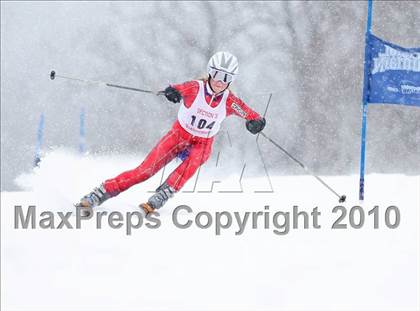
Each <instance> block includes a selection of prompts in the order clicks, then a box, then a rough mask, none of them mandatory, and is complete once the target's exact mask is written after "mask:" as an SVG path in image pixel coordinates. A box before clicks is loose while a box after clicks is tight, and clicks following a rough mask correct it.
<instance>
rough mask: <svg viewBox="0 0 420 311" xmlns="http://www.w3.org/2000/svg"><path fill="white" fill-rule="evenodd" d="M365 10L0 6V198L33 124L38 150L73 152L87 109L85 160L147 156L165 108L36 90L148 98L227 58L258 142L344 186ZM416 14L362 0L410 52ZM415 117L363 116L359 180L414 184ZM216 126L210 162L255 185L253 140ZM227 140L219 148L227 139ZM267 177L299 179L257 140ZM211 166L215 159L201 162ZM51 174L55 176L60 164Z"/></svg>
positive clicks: (376, 110)
mask: <svg viewBox="0 0 420 311" xmlns="http://www.w3.org/2000/svg"><path fill="white" fill-rule="evenodd" d="M366 10H367V3H365V2H362V1H354V2H350V1H346V2H336V1H331V2H328V1H326V2H318V1H317V2H268V3H262V2H64V1H63V2H1V160H2V161H1V189H2V190H11V189H14V185H13V179H14V178H15V177H16V176H17V175H19V174H20V173H22V172H25V171H28V170H30V169H31V167H32V164H33V158H34V153H35V144H36V131H37V126H38V121H39V117H40V114H41V113H42V112H43V113H45V122H46V123H45V132H44V142H43V151H44V152H48V150H52V149H53V148H57V147H60V146H65V147H68V148H73V149H77V148H78V143H79V112H80V109H81V108H82V107H83V108H84V109H85V110H86V131H87V132H86V135H87V137H86V146H87V149H88V151H89V152H90V153H100V154H111V153H113V154H115V153H130V154H139V163H140V162H141V160H142V157H141V156H140V155H143V154H145V153H147V152H148V151H149V150H150V149H151V148H152V147H153V146H154V144H155V143H156V142H157V141H158V139H159V138H160V137H161V136H162V135H163V134H164V133H166V132H167V131H168V129H169V128H170V127H171V125H172V123H173V122H174V120H175V119H176V114H177V110H178V105H175V104H173V103H170V102H168V101H166V100H165V99H164V98H157V97H156V96H153V95H148V94H141V93H136V92H130V91H124V90H118V89H113V88H107V87H101V86H97V85H91V84H83V83H79V82H71V81H66V80H60V79H57V80H54V81H51V80H50V79H49V72H50V71H51V70H52V69H54V70H56V72H57V74H63V75H68V76H74V77H78V78H82V79H90V80H99V81H105V82H109V83H116V84H122V85H129V86H133V87H139V88H144V89H151V90H160V89H163V88H165V87H166V86H167V85H169V84H170V83H181V82H184V81H187V80H192V79H197V78H199V77H202V76H203V75H205V73H206V65H207V61H208V58H209V57H210V56H211V55H212V54H213V53H214V52H216V51H219V50H228V51H230V52H231V53H233V54H235V55H236V56H237V57H238V59H239V64H240V67H239V71H240V75H239V77H238V79H237V80H236V81H235V82H234V85H233V91H234V92H235V93H236V94H237V95H238V96H240V97H242V98H243V99H244V101H245V102H246V103H247V104H248V105H249V106H250V107H252V108H253V109H254V110H256V111H257V112H259V113H261V114H262V113H264V110H265V107H266V104H267V100H268V97H269V94H270V93H273V96H272V101H271V103H270V107H269V109H268V112H267V116H266V119H267V127H266V130H265V132H266V134H267V135H268V136H270V137H272V138H273V139H275V140H276V141H278V142H279V143H280V144H281V145H282V146H284V147H285V148H286V149H288V150H289V151H290V152H291V153H292V154H294V155H295V156H296V157H297V158H298V159H300V160H302V161H303V162H304V163H305V164H306V165H307V166H308V167H309V168H311V169H312V170H313V171H314V172H315V173H318V174H326V175H329V174H355V173H357V172H358V165H359V152H360V125H361V113H360V107H361V93H362V83H363V56H364V55H363V53H364V32H365V27H366ZM418 29H420V3H419V2H414V1H413V2H404V1H401V2H399V1H395V2H377V1H374V10H373V26H372V31H373V33H374V34H376V35H377V36H379V37H381V38H383V39H384V40H387V41H391V42H393V43H395V44H398V45H401V46H404V47H419V46H420V35H419V31H418ZM419 121H420V109H419V108H415V107H405V106H395V105H375V106H370V107H369V113H368V129H367V130H368V140H367V163H366V164H367V173H381V172H382V173H405V174H419V173H420V161H419V159H420V122H419ZM244 123H245V122H244V121H243V120H241V119H239V118H235V117H232V118H229V119H227V120H226V121H225V122H224V124H223V127H222V130H223V132H222V134H221V135H219V137H218V138H217V142H216V145H215V149H216V150H215V152H218V151H222V152H225V153H229V155H231V156H230V157H229V158H230V161H232V163H234V164H238V165H240V164H241V163H242V162H244V161H245V162H247V163H248V166H249V167H250V169H251V171H253V172H254V173H255V174H259V173H262V168H261V165H260V164H255V165H254V166H253V163H254V162H255V161H253V159H255V158H256V157H259V155H258V153H257V148H256V145H255V136H253V135H251V134H250V133H248V132H246V130H245V124H244ZM227 132H228V133H229V136H230V137H231V139H232V146H230V145H229V142H228V139H226V137H227V135H226V133H227ZM260 143H261V148H262V152H263V154H264V158H265V161H266V162H267V165H268V167H269V168H270V170H272V172H276V173H278V174H300V173H302V171H301V170H300V168H299V167H296V165H295V164H294V163H293V162H291V161H290V160H289V159H288V158H287V157H285V156H284V155H283V154H281V153H280V152H279V151H278V150H276V149H275V148H274V147H273V146H272V145H270V144H269V143H268V142H266V141H264V140H263V139H262V138H261V142H260ZM213 157H214V155H213ZM63 165H65V164H64V163H63Z"/></svg>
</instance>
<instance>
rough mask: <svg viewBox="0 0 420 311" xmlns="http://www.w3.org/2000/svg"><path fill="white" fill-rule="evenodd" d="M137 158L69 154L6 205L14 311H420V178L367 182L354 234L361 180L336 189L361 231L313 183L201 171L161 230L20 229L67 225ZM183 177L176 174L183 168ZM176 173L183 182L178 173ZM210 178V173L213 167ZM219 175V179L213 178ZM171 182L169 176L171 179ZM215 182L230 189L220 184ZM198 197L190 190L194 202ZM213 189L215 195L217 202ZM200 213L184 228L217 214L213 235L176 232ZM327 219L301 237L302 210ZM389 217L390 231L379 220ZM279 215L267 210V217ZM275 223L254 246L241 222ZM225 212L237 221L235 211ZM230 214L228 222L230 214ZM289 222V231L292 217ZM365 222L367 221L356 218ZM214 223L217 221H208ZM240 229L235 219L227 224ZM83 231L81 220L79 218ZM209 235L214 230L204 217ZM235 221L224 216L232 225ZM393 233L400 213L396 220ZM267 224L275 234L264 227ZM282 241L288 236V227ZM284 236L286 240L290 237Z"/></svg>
mask: <svg viewBox="0 0 420 311" xmlns="http://www.w3.org/2000/svg"><path fill="white" fill-rule="evenodd" d="M139 159H141V157H139V158H134V157H94V156H87V157H79V156H77V155H74V154H72V153H71V152H64V151H57V152H53V153H51V154H50V155H48V156H47V157H46V158H45V159H44V161H43V163H42V166H41V168H40V169H37V170H35V171H34V172H32V173H30V174H26V175H22V176H20V177H19V178H18V180H17V183H18V184H19V185H20V186H21V187H22V189H24V190H25V191H24V192H3V193H2V194H1V216H2V217H1V225H2V227H1V230H2V231H1V233H2V245H1V249H2V254H1V261H2V267H1V273H2V284H1V285H2V286H1V288H2V300H1V303H2V310H163V309H164V310H227V309H229V310H244V309H245V310H415V309H418V308H419V294H418V293H419V291H420V286H419V264H418V263H419V259H420V258H419V245H420V241H419V223H420V221H419V208H420V177H419V176H403V175H368V176H367V179H366V199H367V200H366V201H365V202H364V203H363V204H362V207H363V209H364V211H365V221H364V225H363V226H362V228H360V229H353V228H350V224H349V211H350V208H351V207H352V206H354V205H359V204H360V203H359V202H358V200H357V186H358V182H357V176H339V177H325V180H326V181H327V182H328V183H330V184H331V185H333V186H334V187H335V188H336V189H337V190H338V191H339V192H340V193H345V194H347V197H348V202H346V203H345V204H343V206H344V207H346V208H347V211H348V213H347V216H346V217H345V218H344V219H343V221H342V223H345V224H347V227H348V229H331V226H332V224H333V223H334V221H335V220H336V219H337V218H338V217H339V215H340V214H339V213H333V212H332V209H333V208H334V206H336V205H337V199H336V198H335V197H334V195H331V193H330V192H328V190H326V189H325V188H324V187H323V186H322V185H320V184H319V183H318V182H317V181H316V180H315V179H314V178H313V177H311V176H271V181H272V185H273V189H274V192H272V193H268V192H265V193H261V192H260V193H258V192H256V191H268V190H270V184H269V182H268V180H267V179H266V178H250V177H247V175H246V173H245V175H244V177H243V180H242V188H243V192H234V193H233V192H231V193H229V192H226V191H232V190H233V191H237V190H240V184H239V182H238V179H239V175H240V172H239V173H238V174H236V173H234V174H232V175H227V174H226V173H225V171H223V174H220V176H216V175H217V174H216V175H211V174H212V173H211V172H213V174H214V170H215V169H213V168H212V169H210V168H208V170H207V172H202V176H201V177H200V179H199V180H198V182H197V185H196V188H195V191H193V190H194V184H195V181H191V182H189V183H188V184H187V186H186V187H185V190H186V191H187V192H182V193H179V194H177V195H176V197H175V198H174V199H172V201H170V202H169V203H168V204H167V205H166V206H165V207H164V208H163V209H162V210H161V213H160V217H159V220H160V222H161V225H160V226H159V228H157V229H149V228H147V227H146V226H145V225H143V226H142V227H140V228H138V229H133V231H132V233H131V235H127V234H126V230H125V228H124V227H123V228H121V229H112V228H110V227H109V226H108V225H107V222H106V219H105V221H104V222H103V224H102V229H96V228H95V224H96V221H95V219H91V220H90V221H88V222H83V223H82V228H81V229H63V230H58V229H40V228H38V229H26V230H23V229H14V221H15V218H14V206H15V205H21V206H22V207H23V210H24V211H25V210H26V208H27V206H28V205H35V206H36V208H37V212H36V213H37V216H38V220H37V221H39V219H40V218H41V217H40V215H39V214H40V213H41V212H42V211H53V212H55V213H57V212H59V211H61V212H68V211H72V210H73V208H72V205H71V204H72V203H73V202H75V201H77V200H78V199H79V197H80V196H81V195H83V194H84V193H86V192H87V191H90V190H91V188H92V187H94V186H96V185H97V184H98V183H99V182H101V181H102V180H103V179H106V178H108V177H113V176H114V175H115V174H117V173H119V172H121V171H123V170H125V169H129V168H132V167H135V166H136V165H137V164H138V162H139ZM171 165H172V166H171ZM171 165H170V166H169V167H168V168H167V170H165V171H166V172H168V171H170V169H171V168H172V167H173V165H176V163H174V164H171ZM203 171H204V168H203ZM206 173H207V175H206ZM165 174H166V173H165ZM160 178H161V174H160V173H158V175H157V176H155V177H154V178H152V179H151V180H149V181H148V182H147V183H145V184H143V185H137V186H135V187H133V188H131V189H130V190H128V191H127V192H126V193H123V194H121V195H120V196H118V197H116V198H114V199H112V200H109V201H107V202H106V203H105V204H104V205H103V206H101V207H100V208H98V211H102V212H105V211H106V212H108V215H109V213H110V212H112V211H121V212H123V213H124V215H125V213H127V212H134V211H136V210H137V207H136V206H137V205H138V203H140V202H141V201H144V200H145V199H147V198H148V196H149V195H150V193H148V191H151V190H153V189H154V188H155V187H156V186H157V185H158V184H159V180H160ZM213 180H222V181H221V182H220V183H215V184H214V187H213V188H214V189H213V192H211V193H210V192H209V191H208V190H210V187H211V183H212V181H213ZM188 191H189V192H188ZM206 191H207V192H206ZM180 205H188V206H190V207H191V208H192V210H193V213H192V214H187V213H186V212H182V213H180V214H179V221H180V222H183V223H185V222H186V221H187V220H192V221H194V218H195V216H197V214H198V213H200V212H203V211H205V212H208V213H209V214H210V215H211V217H212V220H213V223H212V224H211V225H210V226H209V228H207V229H200V228H198V226H197V225H196V224H195V223H194V222H193V224H192V225H191V227H189V228H187V229H180V228H177V227H176V226H175V225H174V223H173V219H172V216H173V215H172V212H173V211H174V209H175V208H176V207H178V206H180ZM295 205H296V206H298V209H299V211H306V212H308V214H309V216H310V213H311V212H312V211H313V209H314V208H315V207H318V211H319V212H321V215H320V216H319V217H318V218H319V221H318V223H319V225H320V226H321V228H319V229H315V228H314V226H313V223H312V222H311V219H312V218H311V217H309V224H308V225H309V228H308V229H304V228H303V225H304V222H303V216H300V218H298V226H299V228H298V229H294V228H293V227H292V224H293V219H292V213H293V206H295ZM375 205H378V206H379V209H378V211H379V224H378V226H379V228H378V229H374V215H373V214H372V215H368V211H369V210H371V209H372V208H373V207H374V206H375ZM390 205H395V206H397V207H398V209H399V211H400V214H401V220H400V224H399V226H398V227H397V228H395V229H390V228H388V227H387V226H386V224H385V215H384V214H385V210H386V208H387V207H388V206H390ZM265 206H268V208H267V207H266V208H264V207H265ZM222 211H226V212H228V213H230V214H231V215H232V224H231V227H230V228H229V229H222V230H221V232H220V235H216V225H215V221H216V220H215V218H216V213H217V212H222ZM247 211H248V212H255V213H256V212H258V211H262V212H265V213H266V215H267V222H266V223H264V220H265V218H264V216H261V217H260V218H258V219H257V221H256V227H257V228H255V229H253V228H252V226H251V225H252V223H251V222H250V221H251V219H252V214H251V215H250V216H249V217H250V218H249V222H248V223H247V225H246V226H245V229H244V231H243V233H242V234H240V235H235V232H237V231H238V224H237V222H236V218H235V216H234V212H237V215H238V216H237V217H239V218H241V217H244V215H245V212H247ZM279 211H282V212H290V221H291V224H290V226H291V227H290V230H289V232H288V233H287V234H282V235H280V234H276V233H275V232H274V230H275V229H276V227H275V226H276V222H275V221H274V218H275V213H276V212H279ZM225 214H226V213H225ZM219 215H220V214H219ZM283 216H284V214H281V215H280V216H279V217H278V218H277V220H278V221H277V224H279V225H280V224H281V223H282V222H283V221H284V220H285V218H284V217H283ZM353 216H355V221H356V223H357V222H358V214H357V212H354V215H353ZM203 217H204V216H203ZM226 217H227V216H226ZM70 220H71V222H72V224H75V217H73V216H72V217H71V218H70ZM202 220H203V223H205V221H204V220H205V218H203V219H202ZM225 221H226V218H223V223H225ZM390 221H391V222H393V221H394V214H393V213H391V214H390ZM265 225H266V226H267V227H268V228H265ZM277 229H278V228H277ZM280 231H281V230H280Z"/></svg>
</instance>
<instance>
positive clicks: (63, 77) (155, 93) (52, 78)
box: [50, 70, 163, 95]
mask: <svg viewBox="0 0 420 311" xmlns="http://www.w3.org/2000/svg"><path fill="white" fill-rule="evenodd" d="M55 78H62V79H67V80H74V81H79V82H84V83H90V84H100V85H105V86H109V87H115V88H119V89H124V90H130V91H136V92H142V93H149V94H154V95H163V92H162V91H159V92H153V91H149V90H143V89H139V88H135V87H130V86H124V85H118V84H112V83H107V82H102V81H91V80H85V79H80V78H73V77H67V76H62V75H58V74H56V73H55V71H54V70H52V71H51V72H50V79H51V80H54V79H55Z"/></svg>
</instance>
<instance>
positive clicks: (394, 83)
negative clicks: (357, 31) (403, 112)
mask: <svg viewBox="0 0 420 311" xmlns="http://www.w3.org/2000/svg"><path fill="white" fill-rule="evenodd" d="M368 46H369V58H368V59H367V61H366V66H369V67H368V68H369V70H368V72H369V73H368V74H369V77H368V79H367V80H368V81H369V82H368V83H369V85H368V97H367V102H368V103H369V104H397V105H409V106H419V107H420V48H412V49H407V48H403V47H400V46H397V45H395V44H392V43H389V42H386V41H384V40H382V39H379V38H378V37H376V36H374V35H372V34H371V33H369V37H368ZM365 83H366V82H365Z"/></svg>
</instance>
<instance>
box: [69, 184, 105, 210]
mask: <svg viewBox="0 0 420 311" xmlns="http://www.w3.org/2000/svg"><path fill="white" fill-rule="evenodd" d="M110 197H111V195H110V194H109V193H107V192H106V190H105V188H104V185H103V184H102V185H100V186H99V187H98V188H95V189H93V191H92V192H91V193H88V194H87V195H85V196H84V197H83V198H81V199H80V202H79V203H77V204H75V205H74V206H75V207H78V208H80V215H81V216H82V217H84V218H87V217H90V216H91V214H92V213H93V210H92V208H93V207H95V206H99V205H101V204H102V203H103V202H105V201H106V200H108V199H109V198H110Z"/></svg>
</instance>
